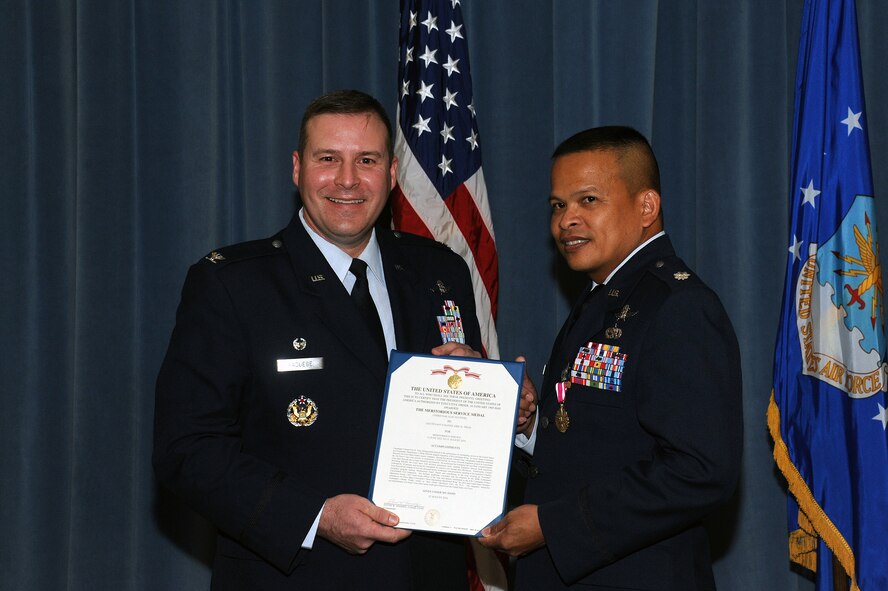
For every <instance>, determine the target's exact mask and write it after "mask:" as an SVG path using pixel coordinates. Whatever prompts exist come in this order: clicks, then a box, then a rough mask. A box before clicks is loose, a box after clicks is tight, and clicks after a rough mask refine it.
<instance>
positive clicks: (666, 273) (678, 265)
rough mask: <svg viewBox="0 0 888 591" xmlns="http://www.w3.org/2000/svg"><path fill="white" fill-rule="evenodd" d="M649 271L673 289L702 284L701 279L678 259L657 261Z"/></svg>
mask: <svg viewBox="0 0 888 591" xmlns="http://www.w3.org/2000/svg"><path fill="white" fill-rule="evenodd" d="M648 271H649V272H650V273H651V274H653V275H654V276H656V277H658V278H659V279H660V280H661V281H663V283H666V284H667V285H669V286H670V287H671V288H672V289H675V288H677V287H682V286H685V285H691V284H697V283H700V278H699V277H697V275H696V273H694V272H693V271H691V270H690V269H689V268H688V266H687V265H686V264H685V263H684V261H683V260H681V259H680V258H678V257H668V258H665V259H662V260H658V261H655V262H654V263H653V264H652V265H651V266H650V268H649V269H648Z"/></svg>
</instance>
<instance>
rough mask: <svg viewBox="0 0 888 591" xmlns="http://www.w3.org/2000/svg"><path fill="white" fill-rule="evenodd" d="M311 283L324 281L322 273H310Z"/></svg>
mask: <svg viewBox="0 0 888 591" xmlns="http://www.w3.org/2000/svg"><path fill="white" fill-rule="evenodd" d="M311 281H312V283H317V282H318V281H325V279H324V276H323V275H312V276H311Z"/></svg>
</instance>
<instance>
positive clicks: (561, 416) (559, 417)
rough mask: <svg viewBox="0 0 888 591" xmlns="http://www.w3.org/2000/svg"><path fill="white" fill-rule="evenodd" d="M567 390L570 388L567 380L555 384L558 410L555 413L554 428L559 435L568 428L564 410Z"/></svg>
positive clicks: (568, 423) (568, 418)
mask: <svg viewBox="0 0 888 591" xmlns="http://www.w3.org/2000/svg"><path fill="white" fill-rule="evenodd" d="M568 388H570V382H568V381H567V380H564V381H561V382H557V383H556V384H555V398H556V400H558V410H557V411H556V412H555V428H556V429H558V431H559V432H561V433H564V432H565V431H567V428H568V427H569V426H570V417H569V416H567V410H565V408H564V403H565V401H566V400H567V390H568Z"/></svg>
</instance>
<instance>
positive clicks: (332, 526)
mask: <svg viewBox="0 0 888 591" xmlns="http://www.w3.org/2000/svg"><path fill="white" fill-rule="evenodd" d="M398 521H399V520H398V516H397V515H395V514H394V513H392V512H391V511H386V510H385V509H383V508H382V507H377V506H376V505H374V504H373V503H371V502H370V501H369V500H367V499H365V498H364V497H359V496H358V495H337V496H335V497H330V498H329V499H327V502H326V503H324V510H323V511H322V512H321V520H320V522H319V523H318V535H319V536H321V537H322V538H324V539H326V540H328V541H330V542H333V543H334V544H336V545H337V546H339V547H341V548H342V549H344V550H345V551H346V552H349V553H351V554H364V553H365V552H367V550H369V549H370V546H372V545H373V544H374V543H376V542H388V543H391V544H394V543H395V542H400V541H401V540H403V539H404V538H406V537H407V536H409V535H410V534H411V533H412V532H411V531H410V530H406V529H396V528H395V527H394V526H395V525H397V524H398Z"/></svg>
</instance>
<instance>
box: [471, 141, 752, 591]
mask: <svg viewBox="0 0 888 591" xmlns="http://www.w3.org/2000/svg"><path fill="white" fill-rule="evenodd" d="M551 183H552V191H551V196H550V199H549V202H550V205H551V207H552V218H551V231H552V236H553V237H554V239H555V242H556V244H557V246H558V249H559V251H560V252H561V254H562V255H563V256H564V258H565V259H566V261H567V263H568V265H569V266H570V268H571V269H573V270H574V271H578V272H581V273H583V274H585V275H586V276H587V277H588V278H589V279H590V284H589V286H588V288H587V289H586V290H585V291H584V293H583V295H582V296H581V297H580V299H579V301H577V303H576V304H575V306H574V308H573V310H572V311H571V313H570V316H569V317H568V319H567V321H566V322H565V324H564V326H563V328H562V329H561V332H560V333H559V335H558V337H557V338H556V340H555V344H554V346H553V347H552V353H551V357H550V358H549V362H548V364H547V365H546V370H545V377H544V378H543V384H542V388H541V390H540V392H539V402H538V404H537V403H536V402H535V401H536V392H535V391H533V385H532V384H529V383H527V382H526V388H525V390H526V400H524V401H523V403H522V404H523V409H524V410H523V411H522V413H523V418H522V419H519V421H522V424H521V425H520V426H519V432H520V434H519V436H518V438H517V439H518V440H517V444H518V446H519V447H521V448H523V452H522V453H524V454H525V455H524V458H523V459H524V462H523V464H524V466H525V468H526V472H527V478H528V480H527V489H526V494H525V502H526V503H527V504H525V505H521V506H519V507H517V508H515V509H514V510H513V511H511V512H510V513H508V514H507V515H506V516H505V518H504V519H503V520H502V521H500V522H499V523H498V524H496V525H494V526H493V527H491V528H488V529H487V530H486V531H485V536H486V537H485V538H483V539H482V543H484V544H485V545H488V546H490V547H493V548H499V549H502V550H504V551H506V552H509V553H510V554H512V555H515V556H520V558H519V559H518V562H517V573H516V581H517V588H518V589H529V590H530V589H532V590H538V589H562V588H574V587H582V588H583V589H597V590H608V589H647V590H654V589H656V590H675V591H691V590H695V589H714V587H715V583H714V580H713V575H712V569H711V564H710V556H709V547H708V538H707V534H706V531H705V530H704V528H703V526H702V525H701V523H700V521H701V519H702V518H703V517H704V516H706V515H707V514H708V513H710V512H711V511H712V510H713V509H714V508H716V507H718V506H719V505H720V504H722V503H724V502H725V501H726V500H727V499H729V498H730V496H731V494H732V493H733V490H734V487H735V485H736V483H737V479H738V476H739V471H740V455H741V447H742V418H741V417H742V411H741V396H740V392H741V378H740V359H739V351H738V347H737V341H736V337H735V336H734V331H733V328H732V327H731V323H730V321H729V320H728V317H727V315H726V314H725V311H724V309H723V308H722V305H721V303H720V302H719V299H718V297H717V296H716V294H715V293H713V292H712V290H710V289H709V288H708V287H706V285H704V283H703V282H702V281H701V280H700V278H699V277H697V275H696V274H694V272H693V271H692V270H690V269H689V268H688V267H687V265H685V263H684V262H683V261H682V260H681V259H679V258H678V257H677V256H676V255H675V252H674V251H673V249H672V244H671V243H670V241H669V238H667V237H666V235H665V233H664V232H663V215H662V208H661V199H660V179H659V171H658V167H657V162H656V159H655V157H654V154H653V151H652V150H651V148H650V145H649V144H648V142H647V140H646V139H645V138H644V137H643V136H642V135H641V134H639V133H638V132H637V131H635V130H633V129H630V128H626V127H601V128H595V129H590V130H587V131H584V132H581V133H578V134H576V135H575V136H573V137H571V138H569V139H567V140H565V141H564V142H563V143H562V144H561V145H560V146H559V147H558V148H557V149H556V151H555V153H554V156H553V162H552V177H551ZM524 418H526V420H523V419H524ZM519 464H520V462H519Z"/></svg>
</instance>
